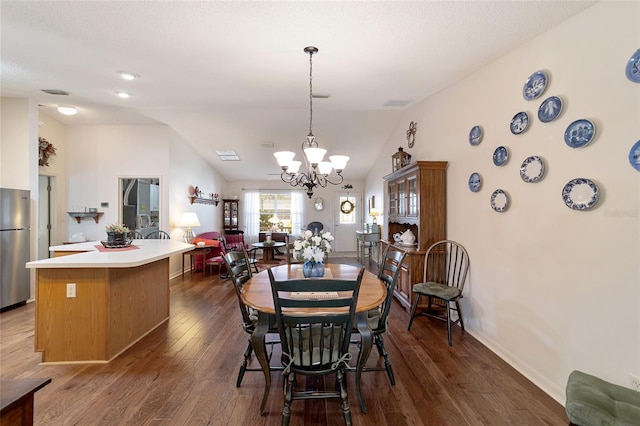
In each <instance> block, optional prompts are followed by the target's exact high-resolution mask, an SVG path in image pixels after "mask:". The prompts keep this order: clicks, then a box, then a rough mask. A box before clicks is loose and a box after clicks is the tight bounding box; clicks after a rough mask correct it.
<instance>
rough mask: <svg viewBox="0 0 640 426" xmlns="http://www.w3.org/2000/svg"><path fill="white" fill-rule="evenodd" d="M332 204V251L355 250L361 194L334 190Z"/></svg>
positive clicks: (359, 221)
mask: <svg viewBox="0 0 640 426" xmlns="http://www.w3.org/2000/svg"><path fill="white" fill-rule="evenodd" d="M334 206H335V212H334V216H335V219H334V223H335V234H334V241H333V246H334V247H333V248H334V251H336V252H355V251H356V230H357V229H361V228H362V213H361V211H362V194H360V193H357V192H356V193H354V192H351V193H350V192H336V193H335V204H334Z"/></svg>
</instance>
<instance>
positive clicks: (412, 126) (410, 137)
mask: <svg viewBox="0 0 640 426" xmlns="http://www.w3.org/2000/svg"><path fill="white" fill-rule="evenodd" d="M416 127H418V123H416V122H414V121H412V122H411V123H409V130H407V145H408V146H409V148H413V145H414V144H415V143H416Z"/></svg>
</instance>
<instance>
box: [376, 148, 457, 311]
mask: <svg viewBox="0 0 640 426" xmlns="http://www.w3.org/2000/svg"><path fill="white" fill-rule="evenodd" d="M447 166H448V163H447V162H446V161H416V162H414V163H412V164H409V165H408V166H405V167H403V168H401V169H400V170H397V171H395V172H393V173H391V174H390V175H387V176H385V177H384V181H385V186H386V191H387V197H386V199H387V204H386V206H385V208H386V213H385V214H386V216H387V220H388V226H387V234H386V235H384V236H383V237H382V238H383V240H382V249H383V252H384V249H386V246H388V245H392V246H393V248H394V249H395V250H400V251H404V252H406V253H407V255H406V256H405V258H404V261H403V263H402V269H401V271H400V276H399V277H398V282H397V285H396V288H395V291H394V295H395V297H396V298H397V299H398V300H399V301H400V303H401V304H402V305H403V306H404V307H405V309H407V310H411V304H412V303H413V294H412V292H411V290H412V288H413V285H414V284H416V283H419V282H421V281H422V275H423V267H424V255H425V253H426V251H427V248H429V246H430V245H431V244H433V243H435V242H436V241H440V240H444V239H445V238H446V213H447V209H446V196H447V194H446V171H447ZM407 230H411V232H413V234H414V235H415V236H416V244H414V245H413V246H409V247H407V246H403V245H401V244H399V243H395V242H394V238H393V235H394V234H397V233H400V234H402V233H404V232H405V231H407Z"/></svg>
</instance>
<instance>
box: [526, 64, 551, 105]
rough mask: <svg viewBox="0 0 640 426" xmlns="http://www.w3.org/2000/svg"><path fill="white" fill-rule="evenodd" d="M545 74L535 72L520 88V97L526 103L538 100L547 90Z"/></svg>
mask: <svg viewBox="0 0 640 426" xmlns="http://www.w3.org/2000/svg"><path fill="white" fill-rule="evenodd" d="M548 80H549V79H548V77H547V73H546V72H544V71H536V72H534V73H533V74H531V75H530V76H529V78H528V79H527V81H526V82H525V83H524V87H523V88H522V96H523V97H524V99H525V100H526V101H532V100H534V99H538V98H539V97H540V96H542V94H543V93H544V91H545V90H546V88H547V82H548Z"/></svg>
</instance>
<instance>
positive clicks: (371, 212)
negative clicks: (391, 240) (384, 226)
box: [369, 208, 380, 225]
mask: <svg viewBox="0 0 640 426" xmlns="http://www.w3.org/2000/svg"><path fill="white" fill-rule="evenodd" d="M369 216H371V219H372V220H373V223H374V225H375V224H376V223H378V222H377V220H378V219H377V218H378V216H380V212H379V211H378V209H375V208H372V209H371V210H369Z"/></svg>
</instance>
